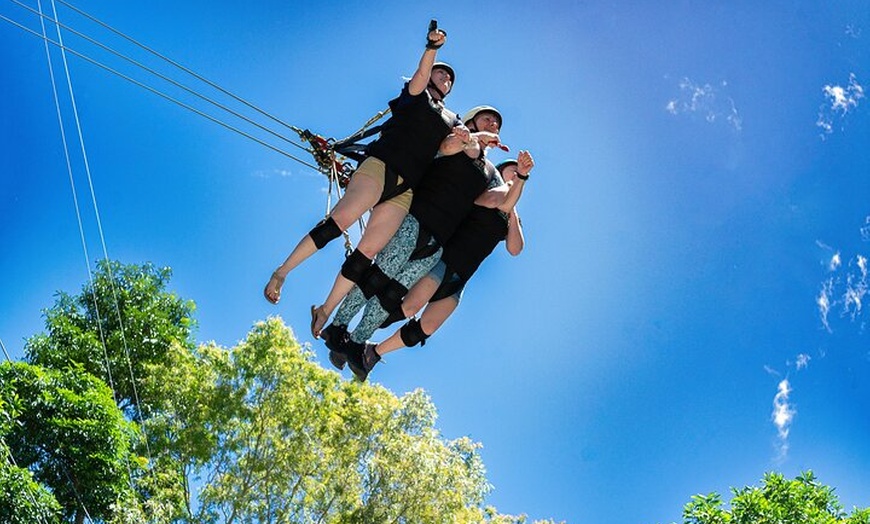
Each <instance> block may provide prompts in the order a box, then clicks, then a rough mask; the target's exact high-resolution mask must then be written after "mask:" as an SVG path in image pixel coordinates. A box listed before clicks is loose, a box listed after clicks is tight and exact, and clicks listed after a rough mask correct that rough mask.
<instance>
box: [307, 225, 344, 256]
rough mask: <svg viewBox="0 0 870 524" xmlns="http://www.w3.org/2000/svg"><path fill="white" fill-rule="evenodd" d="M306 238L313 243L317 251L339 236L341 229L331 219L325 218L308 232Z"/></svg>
mask: <svg viewBox="0 0 870 524" xmlns="http://www.w3.org/2000/svg"><path fill="white" fill-rule="evenodd" d="M308 236H310V237H311V240H313V241H314V245H315V246H317V249H323V246H325V245H326V244H329V243H330V242H331V241H333V240H335V239H336V238H338V237H340V236H341V228H340V227H338V224H336V223H335V220H333V219H332V217H326V218H324V219H323V220H321V221H320V222H318V223H317V225H316V226H314V229H312V230H311V231H309V232H308Z"/></svg>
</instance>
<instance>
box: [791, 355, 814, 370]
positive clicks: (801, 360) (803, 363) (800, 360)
mask: <svg viewBox="0 0 870 524" xmlns="http://www.w3.org/2000/svg"><path fill="white" fill-rule="evenodd" d="M810 360H812V357H811V356H809V355H807V354H806V353H801V354H800V355H798V356H797V362H796V363H795V366H796V367H797V369H798V370H800V369H803V368H805V367H807V366H808V365H809V364H810Z"/></svg>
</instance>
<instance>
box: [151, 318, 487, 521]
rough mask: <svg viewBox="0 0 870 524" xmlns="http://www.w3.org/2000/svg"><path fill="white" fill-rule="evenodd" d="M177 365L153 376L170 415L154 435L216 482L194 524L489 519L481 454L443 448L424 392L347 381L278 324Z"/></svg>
mask: <svg viewBox="0 0 870 524" xmlns="http://www.w3.org/2000/svg"><path fill="white" fill-rule="evenodd" d="M172 359H173V362H172V364H171V366H169V367H168V368H166V369H164V370H163V372H162V373H159V374H158V373H152V374H151V375H150V377H151V380H153V381H154V383H153V384H149V386H148V387H149V388H150V389H151V390H152V391H155V392H156V391H159V392H160V398H161V399H162V401H161V403H160V407H161V413H162V416H161V417H159V418H158V417H155V418H153V419H151V420H149V421H148V426H149V431H148V433H149V434H150V435H153V439H154V440H155V442H157V441H158V440H159V441H160V442H162V443H164V444H165V445H166V446H167V447H166V449H171V450H172V452H171V454H172V457H173V459H174V460H177V461H178V463H179V464H182V463H187V464H190V465H193V466H194V467H195V468H196V469H197V471H201V472H204V474H205V475H206V478H205V484H204V487H203V489H202V491H201V493H200V496H199V501H200V504H201V506H200V510H199V512H198V514H197V515H194V516H193V520H194V521H197V522H266V521H278V522H284V521H287V522H360V523H363V522H384V521H396V522H415V523H426V522H454V521H457V520H456V519H457V517H458V516H460V515H466V516H468V515H469V511H470V512H471V513H472V514H473V513H474V512H475V511H476V512H477V515H478V516H479V517H481V518H478V519H476V520H471V519H469V520H467V521H470V522H474V521H482V520H483V518H482V512H481V511H480V510H479V509H478V508H479V507H480V505H481V504H482V502H483V498H484V496H485V494H486V493H487V492H488V490H489V485H488V484H487V482H486V478H485V472H484V468H483V464H482V462H481V460H480V456H479V453H478V450H479V444H476V443H473V442H471V441H470V440H469V439H467V438H460V439H456V440H450V441H445V440H444V439H442V438H441V437H440V434H439V433H438V431H437V430H436V429H435V428H434V423H435V420H436V414H435V408H434V406H433V405H432V403H431V400H430V399H429V398H428V397H427V396H426V395H425V394H424V393H423V392H422V391H415V392H412V393H409V394H407V395H405V396H403V397H401V398H397V397H396V396H395V395H393V394H392V393H390V392H389V391H387V390H385V389H384V388H381V387H377V386H372V385H369V384H359V383H356V382H348V381H343V380H341V377H340V376H339V375H338V374H336V373H334V372H332V371H327V370H324V369H323V368H321V367H320V366H319V365H317V364H316V363H315V362H313V355H312V354H311V353H310V352H309V351H307V350H305V349H303V348H301V347H300V346H299V344H298V343H297V342H296V340H295V339H294V338H293V335H292V333H291V331H290V330H289V329H288V328H287V327H285V326H284V325H283V323H282V322H281V321H280V320H278V319H270V320H268V321H266V322H261V323H259V324H257V325H256V326H255V327H254V329H253V330H252V331H251V333H249V335H248V337H247V338H246V339H245V340H244V341H243V342H241V343H240V344H239V345H238V346H237V347H235V348H233V349H231V350H224V349H221V348H219V347H217V346H215V345H205V346H201V347H200V348H199V349H198V351H197V352H196V355H195V356H192V355H189V354H185V353H184V352H183V351H175V352H174V353H173V356H172ZM184 377H186V379H185V378H184ZM190 406H196V409H190Z"/></svg>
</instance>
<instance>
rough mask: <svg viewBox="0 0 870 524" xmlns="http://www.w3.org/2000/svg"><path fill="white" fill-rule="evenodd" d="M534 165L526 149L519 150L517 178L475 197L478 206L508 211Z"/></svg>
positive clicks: (515, 203)
mask: <svg viewBox="0 0 870 524" xmlns="http://www.w3.org/2000/svg"><path fill="white" fill-rule="evenodd" d="M533 167H535V161H534V159H532V155H531V154H530V153H529V152H528V151H520V154H519V156H518V157H517V174H518V175H519V176H518V177H517V178H515V179H513V180H508V181H507V183H505V184H503V185H501V186H498V187H495V188H492V189H488V190H486V191H484V192H483V193H482V194H481V195H480V196H478V197H477V199H475V201H474V203H475V204H477V205H478V206H483V207H488V208H497V209H498V210H499V211H503V212H505V213H510V212H511V211H512V210H513V208H514V206H516V205H517V202H518V201H519V200H520V197H521V196H522V194H523V187H524V186H525V184H526V183H525V179H526V178H528V177H529V172H530V171H531V170H532V168H533Z"/></svg>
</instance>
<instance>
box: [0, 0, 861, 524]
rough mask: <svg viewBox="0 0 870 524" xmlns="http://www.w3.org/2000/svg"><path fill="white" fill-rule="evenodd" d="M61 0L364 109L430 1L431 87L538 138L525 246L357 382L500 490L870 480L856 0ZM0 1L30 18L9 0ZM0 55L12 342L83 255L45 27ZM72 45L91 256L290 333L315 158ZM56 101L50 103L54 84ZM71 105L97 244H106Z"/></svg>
mask: <svg viewBox="0 0 870 524" xmlns="http://www.w3.org/2000/svg"><path fill="white" fill-rule="evenodd" d="M29 5H34V6H35V4H33V3H31V4H29ZM76 5H77V6H78V7H80V8H82V9H84V10H85V11H87V12H88V13H90V14H91V15H93V16H95V17H97V18H99V19H101V20H103V21H105V22H107V23H109V24H110V25H112V26H113V27H115V28H118V29H120V30H122V31H124V32H125V33H127V34H129V35H131V36H133V37H135V38H137V39H138V40H140V41H142V42H143V43H146V44H148V45H149V46H151V47H153V48H155V49H157V50H159V51H161V52H162V53H164V54H166V55H168V56H169V57H171V58H173V59H175V60H177V61H179V62H181V63H183V64H185V65H187V66H188V67H190V68H192V69H194V70H195V71H197V72H198V73H200V74H202V75H204V76H206V77H208V78H209V79H211V80H213V81H215V82H216V83H218V84H220V85H221V86H223V87H225V88H227V89H229V90H231V91H233V92H234V93H236V94H239V95H241V96H243V97H244V98H246V99H248V100H250V101H252V102H253V103H254V104H256V105H257V106H259V107H261V108H263V109H266V110H267V111H268V112H270V113H272V114H274V115H276V116H278V117H280V118H281V119H283V120H285V121H287V122H289V123H292V124H294V125H297V126H300V127H308V128H311V129H312V130H315V131H318V132H321V133H323V134H326V135H329V136H335V137H341V136H344V135H347V134H349V133H351V132H353V131H355V130H356V129H357V128H358V127H359V126H360V125H361V124H362V123H363V122H365V121H366V120H367V119H368V118H369V117H370V116H372V115H374V114H375V113H376V112H378V111H379V110H381V109H383V108H384V107H386V102H387V100H389V99H390V98H392V97H393V96H394V95H395V94H396V93H397V92H398V90H399V88H400V87H401V83H402V77H403V76H405V77H408V76H410V75H411V74H412V73H413V70H414V67H415V66H416V62H417V60H418V59H419V55H420V52H421V50H422V44H423V40H424V33H425V28H426V24H427V22H428V20H429V19H430V18H431V17H436V18H438V19H439V21H440V24H441V26H442V27H444V28H445V29H447V31H448V42H447V45H446V46H445V47H444V48H443V49H442V51H441V53H440V58H441V59H444V60H446V61H448V62H450V63H451V64H452V65H453V66H454V67H455V68H456V71H457V82H456V86H455V90H454V92H453V93H452V94H451V96H450V97H449V99H448V102H449V106H450V107H452V108H453V109H455V110H457V111H460V112H463V111H465V110H467V109H468V108H470V107H472V106H474V105H478V104H481V103H486V104H492V105H495V106H497V107H499V108H500V109H501V110H502V112H503V114H504V116H505V123H504V126H503V134H502V141H503V142H505V143H507V144H509V145H510V146H511V147H512V148H513V149H514V150H517V149H520V148H523V149H529V150H531V152H532V153H533V155H534V156H535V159H536V162H537V167H536V169H535V171H534V173H533V179H532V180H531V181H530V184H529V185H528V187H527V188H526V191H525V194H524V196H523V199H522V201H521V202H520V206H519V208H520V212H521V214H522V216H523V219H524V226H525V231H526V241H527V243H526V249H525V251H524V252H523V254H522V255H521V256H520V257H518V258H511V257H509V256H508V254H507V253H506V252H505V251H504V250H499V251H497V252H496V254H495V255H493V257H491V258H490V259H489V260H488V261H487V262H486V263H485V264H484V266H483V268H482V270H481V272H480V273H479V274H478V275H477V276H476V277H475V280H474V281H473V282H472V284H471V285H470V287H469V289H468V292H467V293H466V297H465V299H464V300H463V304H462V305H461V307H460V309H459V311H458V312H457V314H456V315H455V316H454V317H453V318H451V319H450V321H449V322H448V323H447V324H446V325H445V326H444V328H443V329H442V330H441V331H440V332H439V333H438V334H437V335H436V336H435V337H433V338H432V339H431V341H430V342H429V343H428V344H427V345H426V347H425V348H423V349H419V348H417V349H413V350H407V351H404V352H401V353H398V354H396V355H395V356H393V355H390V356H389V358H388V359H387V364H386V365H383V366H378V368H376V369H375V371H374V372H373V374H372V376H371V380H373V381H376V382H378V383H380V384H382V385H384V386H385V387H387V388H390V389H391V390H392V391H394V392H396V393H397V394H401V393H403V392H405V391H409V390H411V389H414V388H417V387H421V388H424V389H425V390H426V391H428V392H429V393H430V395H431V396H432V399H433V401H434V402H435V404H436V405H437V407H438V410H439V415H440V418H439V422H438V423H439V426H440V428H441V430H442V432H443V434H444V436H445V437H448V438H454V437H458V436H461V435H469V436H470V437H472V438H473V439H475V440H477V441H480V442H482V443H483V445H484V449H483V452H482V453H483V458H484V461H485V463H486V466H487V469H488V472H489V479H490V481H491V482H492V483H493V484H494V486H495V490H494V492H493V493H492V495H491V497H490V499H489V502H490V503H492V504H494V505H496V506H497V507H498V508H499V509H500V510H501V511H502V512H506V513H527V514H529V516H530V517H532V518H549V517H552V518H555V519H557V520H562V519H564V520H566V521H568V522H580V523H582V522H589V523H592V522H595V523H599V522H605V523H615V524H636V523H640V522H645V523H667V522H671V521H676V520H678V519H679V517H680V511H681V508H682V506H683V504H685V503H686V502H688V501H689V499H690V497H691V495H693V494H695V493H707V492H711V491H718V492H720V493H723V494H726V496H727V493H728V488H729V486H742V485H746V484H751V483H756V482H757V481H758V480H759V479H760V478H761V476H762V475H763V473H764V472H765V471H771V470H776V471H781V472H783V473H785V474H786V475H788V476H794V475H796V474H798V473H799V472H800V471H802V470H806V469H812V470H814V471H815V472H816V473H817V474H818V476H819V477H820V480H821V481H822V482H824V483H826V484H829V485H831V486H834V487H836V488H837V493H838V494H839V496H840V499H841V501H842V502H843V503H844V504H845V505H846V506H847V507H851V506H853V505H857V506H861V507H864V506H868V505H870V499H868V498H867V497H868V495H867V494H868V493H870V473H868V472H870V446H868V442H870V419H868V416H867V413H868V412H870V385H868V381H867V380H866V376H867V374H868V371H870V350H868V340H867V337H866V333H865V323H866V321H867V314H866V313H865V311H864V309H863V307H862V306H863V299H864V298H866V297H865V295H866V293H867V274H866V272H867V260H866V258H864V257H867V256H870V245H868V243H867V242H868V241H870V218H868V217H870V201H868V200H867V195H868V191H870V187H868V186H870V178H868V176H867V175H868V171H870V156H868V155H870V153H868V151H870V148H868V147H867V144H868V142H870V114H868V107H870V101H868V99H867V98H866V97H865V93H864V91H865V89H867V87H865V86H867V85H868V83H870V66H868V64H870V56H868V55H870V45H868V39H870V6H868V4H867V2H866V1H865V0H852V1H843V2H837V3H830V2H780V1H776V2H765V3H764V5H757V2H747V1H739V2H712V1H710V2H697V1H679V2H664V3H662V2H632V3H629V4H625V5H620V3H614V2H602V1H592V2H551V3H547V4H535V5H532V3H529V2H514V1H509V2H502V3H498V4H486V3H476V4H475V3H468V2H453V1H446V2H441V3H440V4H438V5H437V6H435V5H424V4H422V3H412V2H381V3H378V4H376V5H374V4H363V3H342V2H330V1H327V2H319V3H310V2H305V3H303V2H290V3H288V2H272V1H268V2H259V3H256V5H246V6H242V5H241V4H240V3H238V2H203V1H199V0H194V1H191V2H168V1H165V0H153V1H150V2H141V1H138V0H133V1H129V2H123V3H121V4H119V3H117V2H108V1H96V0H94V1H87V2H82V3H78V4H76ZM59 9H60V15H61V20H62V21H66V22H67V23H68V24H69V25H71V26H73V27H75V28H77V29H79V30H81V31H84V32H87V33H88V34H90V35H93V36H95V37H96V38H97V39H99V40H100V41H103V42H105V43H107V44H110V45H112V46H113V47H117V48H118V49H119V50H121V51H123V52H124V53H125V54H130V55H133V56H136V57H137V58H138V59H141V60H146V59H147V58H146V57H145V55H144V54H142V53H141V52H140V51H138V50H136V49H135V48H134V47H132V46H131V45H130V44H128V43H124V42H123V41H120V40H118V39H117V38H116V37H113V36H112V35H110V34H108V33H107V32H105V31H104V30H100V29H99V28H98V27H96V26H94V25H93V24H91V23H88V22H87V21H86V20H84V19H82V18H81V17H79V16H77V15H75V14H74V13H73V12H71V11H70V10H69V9H67V8H63V7H62V6H59ZM0 14H2V15H4V16H6V17H9V18H12V19H14V20H16V21H18V22H19V23H22V24H24V25H26V26H28V27H31V28H33V29H37V30H38V27H39V26H38V21H37V20H36V18H35V17H34V16H33V15H32V14H29V13H28V12H27V11H25V10H23V9H22V8H21V7H19V6H17V5H15V4H14V3H12V2H7V3H4V4H2V7H0ZM64 38H65V41H66V42H67V44H68V45H70V46H71V47H74V48H76V49H78V50H81V51H86V52H91V50H92V46H89V45H87V44H85V43H81V42H80V41H79V40H77V39H76V38H74V37H73V35H70V34H65V35H64ZM93 54H94V56H95V57H99V59H100V60H104V61H105V62H106V63H107V64H112V65H113V66H115V65H116V66H117V67H118V68H119V69H121V68H124V69H123V70H124V71H127V72H129V74H133V75H136V78H139V79H140V80H142V81H145V82H147V83H149V84H150V85H156V86H160V88H161V89H162V90H166V91H167V92H172V93H176V91H177V90H172V88H171V87H167V86H164V85H161V84H160V83H159V81H157V80H154V79H153V78H151V77H149V75H143V74H140V73H135V72H134V70H133V68H131V67H130V66H129V65H125V64H121V63H119V62H118V60H117V59H114V58H112V57H110V56H108V55H106V54H105V53H102V52H98V51H96V50H94V51H93ZM0 57H2V64H3V66H2V71H3V72H2V77H0V78H2V82H0V85H2V90H3V91H2V95H3V96H0V105H2V106H0V115H2V120H0V122H2V126H0V152H2V154H0V172H2V176H0V211H2V214H3V220H2V221H0V245H2V246H3V256H0V272H2V274H3V275H4V279H3V284H2V286H0V339H2V340H3V342H4V343H5V345H6V346H7V348H9V350H10V352H11V353H12V354H13V356H14V357H20V356H21V354H22V346H23V340H24V339H25V338H26V337H27V336H30V335H32V334H34V333H37V332H39V331H40V330H41V329H42V326H43V322H42V317H41V313H40V311H41V310H42V309H44V308H46V307H49V306H50V305H51V304H52V303H53V295H54V293H55V292H56V291H58V290H65V291H69V292H76V291H78V290H79V289H80V287H81V285H82V283H83V282H85V281H86V280H87V272H86V258H85V257H84V255H83V247H82V242H81V239H80V235H79V231H78V226H77V223H76V216H75V208H74V206H73V198H72V192H71V189H70V180H69V175H68V174H67V169H66V164H65V161H64V157H63V150H62V142H61V139H60V131H59V128H58V124H57V117H56V112H55V107H54V101H53V97H52V94H51V86H50V82H49V77H48V72H47V65H46V58H45V51H44V49H43V46H42V43H41V41H40V40H39V39H38V38H36V37H34V36H33V35H30V34H27V33H26V32H24V31H23V30H21V29H19V28H17V27H14V26H13V25H11V24H9V23H7V22H3V23H2V24H0ZM53 57H54V58H53V59H54V65H55V71H56V72H58V73H59V74H61V75H62V69H60V66H61V63H60V56H59V54H57V52H56V50H55V52H54V53H53ZM69 63H70V70H71V78H72V84H73V90H74V93H75V97H76V100H77V102H78V109H79V115H80V117H81V122H82V128H83V137H84V140H85V145H86V148H85V149H86V152H87V156H88V159H89V164H90V170H91V177H92V180H93V186H94V194H95V196H96V201H97V203H98V207H99V213H100V217H101V219H102V226H103V231H104V236H105V240H106V246H107V250H108V254H109V256H110V257H111V258H113V259H118V260H121V261H124V262H127V263H141V262H145V261H151V262H154V263H155V264H159V265H168V266H171V267H172V268H173V270H174V277H173V280H172V288H173V290H174V291H176V292H177V293H178V294H179V295H181V296H183V297H185V298H191V299H193V300H195V301H196V303H197V306H198V309H197V313H196V316H197V318H198V320H199V330H198V332H197V339H198V340H199V341H207V340H215V341H217V342H218V343H220V344H223V345H225V346H231V345H233V344H235V343H236V342H237V341H238V340H240V339H241V338H243V337H244V336H245V334H246V333H247V332H248V330H249V329H250V327H251V325H252V324H253V323H254V322H256V321H257V320H260V319H263V318H265V317H266V316H268V315H273V314H279V315H281V316H282V317H283V318H284V319H285V321H286V322H287V323H288V324H290V325H291V326H293V327H295V328H296V330H295V331H296V333H297V335H298V336H299V338H300V339H301V340H302V341H303V342H312V341H311V337H310V335H309V334H308V332H307V325H308V306H309V305H310V304H313V303H319V302H320V301H322V299H323V298H324V297H325V295H326V292H327V290H328V287H329V285H330V284H331V282H332V279H333V278H334V276H335V273H336V271H337V270H338V266H339V264H340V262H341V257H342V249H341V247H340V246H339V245H338V243H336V245H331V246H329V247H328V248H327V249H325V250H324V251H323V252H321V253H319V254H318V255H317V256H316V257H315V258H313V259H311V260H310V261H309V262H308V263H307V264H305V265H304V266H302V267H301V268H300V269H299V270H298V271H296V272H295V273H294V274H292V275H291V277H290V278H289V279H288V281H287V285H286V287H285V290H284V296H283V299H282V301H281V303H280V305H279V306H278V307H274V306H272V305H270V304H268V303H266V301H265V300H264V299H263V298H262V295H261V291H262V288H263V285H264V284H265V282H266V279H267V278H268V275H269V274H270V272H271V271H272V269H273V268H274V266H276V265H277V264H278V263H279V262H280V261H281V260H282V259H283V257H284V256H286V254H287V253H288V252H289V250H290V249H291V248H292V246H293V245H294V244H295V242H296V241H297V240H298V239H299V238H300V236H301V235H302V234H304V233H305V232H306V231H308V229H309V228H310V227H311V226H312V225H313V224H314V223H315V222H316V221H317V220H318V219H319V218H320V217H321V216H322V214H323V212H324V209H325V206H326V194H325V189H326V182H325V179H324V178H323V177H322V176H320V175H319V174H317V173H315V172H314V171H313V170H311V169H309V168H307V167H305V166H303V165H301V164H299V163H297V162H294V161H293V160H291V159H289V158H287V157H285V156H282V155H280V154H278V153H276V152H274V151H272V150H269V149H267V148H265V147H263V146H261V145H258V144H256V143H254V142H251V141H250V140H247V139H246V138H244V137H241V136H239V135H238V134H235V133H232V132H230V131H227V130H226V129H224V128H222V127H220V126H218V125H216V124H214V123H213V122H210V121H208V120H206V119H204V118H202V117H200V116H198V115H196V114H193V113H191V112H189V111H186V110H184V109H182V108H179V107H178V106H176V105H173V104H171V103H169V102H167V101H166V100H164V99H162V98H160V97H158V96H156V95H154V94H152V93H149V92H147V91H145V90H143V89H142V88H140V87H137V86H135V85H132V84H130V83H129V82H126V81H124V80H122V79H120V78H117V77H115V76H113V75H111V74H109V73H107V72H105V71H103V70H101V69H99V68H97V67H95V66H93V65H91V64H88V63H86V62H84V61H83V60H81V59H78V58H76V57H73V56H70V57H69ZM149 63H151V64H155V67H161V68H162V69H161V70H165V71H169V70H168V69H166V68H165V67H163V66H160V65H159V62H156V61H153V60H151V61H150V62H149ZM172 75H173V78H181V76H180V75H178V74H177V73H172ZM59 80H60V81H61V82H65V78H64V77H62V76H61V77H60V78H59ZM61 87H63V84H62V85H61ZM196 87H197V90H202V91H205V87H203V86H201V85H199V84H197V85H196ZM62 93H65V91H62ZM175 96H178V97H179V98H181V99H183V100H185V101H188V102H189V103H197V102H195V101H193V100H192V99H191V97H190V96H189V95H185V94H184V93H178V94H177V95H175ZM214 96H215V97H217V96H218V95H214ZM222 100H225V99H222ZM61 105H62V109H63V110H64V111H65V115H66V118H67V123H68V124H70V122H71V116H70V115H71V113H70V112H69V100H68V96H67V95H63V96H62V98H61ZM222 118H226V119H227V120H229V119H230V118H231V117H222ZM234 124H235V121H234ZM237 125H239V126H243V124H241V123H239V124H237ZM269 125H270V127H275V128H277V125H273V124H269ZM73 133H74V131H73V128H72V127H71V126H68V128H67V134H68V136H69V137H70V138H71V140H70V144H71V148H72V149H73V151H72V156H73V165H74V169H73V171H74V177H73V180H74V183H75V186H76V190H77V195H78V200H79V203H80V205H81V209H82V213H83V220H84V224H85V238H86V241H85V242H86V244H85V245H86V246H87V249H88V253H89V258H90V262H91V263H93V261H94V260H95V259H97V258H101V257H102V256H103V253H102V247H101V244H100V239H99V235H98V232H97V229H96V226H95V219H94V210H93V205H92V198H91V195H90V191H89V189H88V183H87V177H86V174H85V173H84V170H83V169H82V168H81V154H80V153H78V147H79V146H78V145H77V144H78V142H77V141H76V140H74V139H75V135H74V134H73ZM261 135H262V133H258V136H261ZM270 142H272V143H276V141H275V140H270ZM277 143H278V144H279V145H280V142H277ZM294 149H295V148H294ZM294 149H288V151H289V152H291V153H293V154H297V153H299V154H303V155H304V152H302V151H298V150H294ZM494 158H496V159H500V158H503V154H502V153H501V152H497V153H495V154H494ZM388 334H389V333H382V334H380V335H379V336H386V335H388ZM313 347H314V348H315V349H316V350H317V352H318V358H319V359H321V361H322V362H323V363H324V365H328V363H327V362H326V359H325V351H324V349H325V348H324V347H323V346H322V344H321V343H320V342H317V341H314V343H313Z"/></svg>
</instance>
